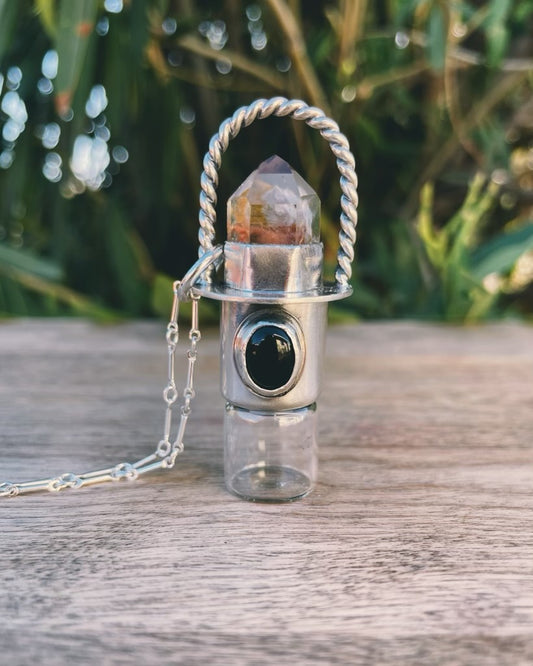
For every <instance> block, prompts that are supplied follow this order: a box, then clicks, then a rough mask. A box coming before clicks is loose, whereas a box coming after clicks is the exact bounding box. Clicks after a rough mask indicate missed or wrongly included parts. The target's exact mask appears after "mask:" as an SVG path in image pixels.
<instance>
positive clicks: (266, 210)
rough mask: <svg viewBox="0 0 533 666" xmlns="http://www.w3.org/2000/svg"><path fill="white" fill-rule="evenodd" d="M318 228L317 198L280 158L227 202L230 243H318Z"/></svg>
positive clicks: (265, 165)
mask: <svg viewBox="0 0 533 666" xmlns="http://www.w3.org/2000/svg"><path fill="white" fill-rule="evenodd" d="M319 225H320V199H319V198H318V195H317V194H316V192H315V191H314V190H313V189H312V188H311V187H310V186H309V185H308V184H307V183H306V182H305V180H304V179H303V178H302V177H301V176H300V175H299V174H298V173H296V171H294V169H293V168H292V167H291V166H290V165H289V164H287V162H285V161H284V160H282V159H281V158H280V157H278V156H277V155H274V156H272V157H270V158H269V159H268V160H265V161H264V162H262V163H261V164H260V165H259V167H258V168H257V169H256V170H255V171H254V172H253V173H251V174H250V175H249V176H248V178H247V179H246V180H245V181H244V183H243V184H242V185H241V186H240V187H239V188H238V189H237V190H236V191H235V192H234V193H233V195H232V196H231V197H230V198H229V200H228V241H232V242H237V243H259V244H264V245H301V244H304V243H315V242H318V241H319V238H320V229H319Z"/></svg>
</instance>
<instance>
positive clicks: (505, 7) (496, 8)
mask: <svg viewBox="0 0 533 666" xmlns="http://www.w3.org/2000/svg"><path fill="white" fill-rule="evenodd" d="M512 7H513V3H512V2H511V0H491V1H490V3H489V12H488V14H487V18H486V21H485V33H486V35H487V64H488V65H489V67H497V66H498V65H499V64H500V63H501V61H502V60H503V57H504V55H505V52H506V50H507V45H508V43H509V28H508V26H507V20H508V18H509V15H510V13H511V10H512Z"/></svg>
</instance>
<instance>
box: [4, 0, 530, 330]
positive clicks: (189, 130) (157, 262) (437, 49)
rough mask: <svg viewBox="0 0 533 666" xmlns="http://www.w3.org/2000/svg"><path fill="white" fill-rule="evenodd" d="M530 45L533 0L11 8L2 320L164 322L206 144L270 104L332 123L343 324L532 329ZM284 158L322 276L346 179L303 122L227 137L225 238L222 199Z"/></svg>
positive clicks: (144, 1) (228, 1) (293, 0)
mask: <svg viewBox="0 0 533 666" xmlns="http://www.w3.org/2000/svg"><path fill="white" fill-rule="evenodd" d="M532 27H533V2H532V1H531V0H517V1H516V2H511V1H510V0H501V1H500V0H491V1H490V2H487V3H482V4H481V5H479V3H473V2H454V3H449V2H444V0H408V1H406V0H393V1H392V2H388V3H383V2H378V3H370V2H366V1H365V0H353V1H346V0H339V1H338V2H327V3H326V2H318V3H305V4H304V3H303V2H301V0H300V1H299V0H263V1H261V2H259V1H258V2H257V3H256V2H249V3H239V2H236V1H235V0H224V1H223V2H222V3H221V2H213V1H212V0H201V1H200V0H198V1H194V0H132V1H130V2H124V3H123V7H122V3H121V2H120V1H119V0H106V2H101V1H100V2H98V1H97V0H76V1H75V2H74V1H72V0H34V1H31V0H21V1H20V2H9V1H8V0H0V82H1V84H2V85H0V130H1V132H2V137H1V138H0V142H1V145H0V314H3V315H10V314H23V315H33V314H35V315H65V314H84V315H88V316H96V317H100V318H104V319H107V318H109V317H117V316H166V315H167V312H166V310H167V309H168V306H169V301H170V298H171V284H172V280H173V279H175V278H176V277H179V276H181V275H183V274H184V273H185V271H186V270H187V268H188V267H189V266H190V264H191V263H192V261H193V260H194V258H195V256H196V253H197V225H198V223H197V211H198V193H199V177H200V173H201V165H202V154H203V152H204V151H205V150H206V148H207V146H208V142H209V138H210V136H211V135H212V134H213V132H215V131H216V129H217V128H218V125H219V123H220V122H221V121H222V120H223V119H224V118H225V117H227V116H228V115H230V114H231V113H233V111H234V110H235V109H236V108H237V107H239V106H241V105H243V104H248V103H250V102H251V101H252V100H253V99H254V98H256V97H269V96H272V95H285V96H288V97H298V98H303V99H305V100H306V101H308V102H309V103H311V104H315V105H317V106H323V108H325V110H326V111H327V112H328V113H330V114H331V115H332V116H333V117H334V118H335V119H336V120H338V122H339V125H340V126H341V129H342V130H343V132H344V133H345V134H346V135H347V136H348V138H349V140H350V143H351V145H352V149H353V152H354V154H355V156H356V160H357V163H358V171H359V179H360V202H361V203H360V227H359V230H358V234H359V235H358V246H357V263H356V266H355V275H354V295H353V296H352V297H351V299H349V300H348V301H346V302H343V303H341V304H339V306H338V310H337V311H336V312H335V313H334V317H335V318H337V319H343V318H345V317H354V316H361V317H407V316H408V317H429V318H443V319H448V320H454V321H465V320H467V321H471V320H476V319H481V318H485V317H487V316H501V315H503V314H506V313H507V312H514V313H526V314H530V313H531V311H532V309H533V308H532V305H533V289H532V287H531V281H532V280H533V275H532V276H531V279H530V278H529V277H528V276H529V272H528V271H529V269H527V265H528V264H527V262H528V261H529V259H528V257H530V255H531V253H532V252H533V241H532V236H533V232H532V229H531V227H532V223H531V221H530V220H531V218H532V203H531V196H530V192H531V190H532V189H533V152H531V151H532V150H533V148H532V146H533V130H532V129H531V123H530V121H529V118H530V114H531V112H530V109H531V108H533V101H532V91H531V84H532V76H531V71H533V66H532V65H533V63H532V62H531V61H530V60H528V58H527V57H525V56H524V54H528V53H532V52H533V39H532V37H531V35H532V34H533V30H532V29H531V28H532ZM54 53H56V54H57V60H58V67H57V75H55V72H54V71H53V70H54ZM45 54H48V55H47V58H45ZM43 58H45V59H44V60H43ZM528 109H529V111H528ZM528 151H529V152H528ZM276 152H278V153H280V154H281V156H282V157H284V158H285V159H287V160H288V161H289V162H291V163H292V164H293V166H294V167H295V168H296V169H297V170H299V171H300V173H301V174H302V175H303V176H304V177H305V178H306V179H307V180H308V181H309V182H310V183H311V185H312V186H313V187H314V188H315V189H316V191H317V192H318V194H319V196H320V197H321V200H322V210H323V219H322V237H323V240H324V243H325V250H326V261H327V264H328V270H329V272H330V273H331V270H332V267H333V265H334V261H335V253H336V243H337V232H338V223H337V221H336V220H337V219H338V214H339V210H340V206H339V195H340V191H339V187H338V184H337V183H338V177H339V176H338V172H337V169H336V164H335V160H334V158H333V156H332V155H331V154H330V152H329V150H328V147H327V145H326V144H325V142H324V141H323V140H322V139H321V138H320V136H318V135H316V133H314V132H313V131H311V130H309V129H308V128H307V127H305V126H304V125H303V124H302V123H295V122H291V121H289V120H281V119H276V120H265V121H261V122H260V123H254V125H252V126H251V127H249V128H247V129H246V130H245V131H244V132H243V133H242V136H241V135H240V136H239V137H237V138H236V139H235V141H234V142H233V144H232V146H230V149H229V151H228V153H227V155H225V157H224V164H223V168H222V171H221V179H220V187H219V202H220V203H219V204H218V206H217V211H218V215H219V217H220V218H221V219H220V221H219V230H218V233H219V238H221V239H222V238H223V236H224V234H223V226H224V218H223V213H224V207H225V201H226V200H227V198H228V196H229V195H230V194H231V192H232V191H233V190H235V189H236V188H237V187H238V185H239V184H240V183H241V182H242V181H243V180H244V178H245V177H246V176H247V175H248V174H249V172H250V171H252V170H253V169H254V168H255V167H256V166H257V164H258V163H259V162H261V161H262V160H263V159H265V158H266V157H268V156H269V155H270V154H272V153H276ZM519 155H520V156H522V157H521V158H520V160H518V157H517V156H519ZM524 155H525V157H523V156H524ZM477 173H480V174H483V175H476V174H477ZM496 182H497V183H498V186H496V185H495V183H496ZM465 193H466V194H465ZM519 265H520V266H521V267H522V268H521V269H520V275H521V277H520V279H517V278H516V273H517V270H518V269H517V266H519ZM524 266H525V267H526V268H524ZM170 276H172V277H170ZM513 276H514V277H513ZM205 307H206V308H207V309H206V310H205V314H206V315H207V316H208V317H209V316H211V317H214V316H216V308H213V307H211V306H209V305H207V306H205Z"/></svg>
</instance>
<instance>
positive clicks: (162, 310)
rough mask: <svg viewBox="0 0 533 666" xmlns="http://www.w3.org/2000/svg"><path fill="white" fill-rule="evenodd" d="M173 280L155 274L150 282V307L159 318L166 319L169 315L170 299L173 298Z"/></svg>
mask: <svg viewBox="0 0 533 666" xmlns="http://www.w3.org/2000/svg"><path fill="white" fill-rule="evenodd" d="M173 284H174V280H172V279H171V278H169V277H168V275H163V274H162V273H156V275H155V276H154V279H153V282H152V293H151V296H150V299H151V305H152V309H153V310H154V312H156V313H157V314H158V315H159V316H160V317H163V318H165V317H168V316H169V315H170V308H171V307H172V299H173V297H174V294H173V291H172V289H173V287H172V285H173Z"/></svg>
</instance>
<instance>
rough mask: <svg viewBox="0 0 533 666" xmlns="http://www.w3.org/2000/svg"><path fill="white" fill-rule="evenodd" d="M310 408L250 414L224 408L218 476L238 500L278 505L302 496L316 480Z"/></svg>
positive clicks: (313, 414)
mask: <svg viewBox="0 0 533 666" xmlns="http://www.w3.org/2000/svg"><path fill="white" fill-rule="evenodd" d="M316 421H317V418H316V406H315V405H314V404H313V405H310V406H309V407H303V408H301V409H295V410H289V411H283V412H256V411H251V410H247V409H243V408H240V407H236V406H234V405H232V404H230V403H228V404H227V405H226V414H225V421H224V430H225V433H224V442H225V444H224V476H225V481H226V487H227V488H228V490H229V491H230V492H232V493H234V494H235V495H238V496H239V497H242V498H244V499H248V500H254V501H260V502H261V501H262V502H282V501H289V500H294V499H298V498H299V497H303V496H304V495H306V494H307V493H308V492H309V491H310V490H312V488H313V485H314V483H315V481H316V475H317V437H316Z"/></svg>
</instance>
